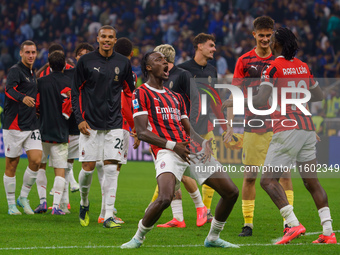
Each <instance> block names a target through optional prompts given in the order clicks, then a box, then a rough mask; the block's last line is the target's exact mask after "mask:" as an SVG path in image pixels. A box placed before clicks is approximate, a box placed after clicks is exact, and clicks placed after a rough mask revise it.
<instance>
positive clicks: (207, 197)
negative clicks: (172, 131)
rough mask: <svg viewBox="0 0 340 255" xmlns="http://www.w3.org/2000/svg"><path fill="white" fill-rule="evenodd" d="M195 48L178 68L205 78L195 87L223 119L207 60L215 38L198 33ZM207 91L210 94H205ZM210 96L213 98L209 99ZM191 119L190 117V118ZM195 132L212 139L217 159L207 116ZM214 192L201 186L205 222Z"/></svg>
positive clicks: (211, 56) (214, 151)
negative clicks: (191, 55)
mask: <svg viewBox="0 0 340 255" xmlns="http://www.w3.org/2000/svg"><path fill="white" fill-rule="evenodd" d="M193 44H194V48H195V56H194V58H193V59H190V60H188V61H186V62H184V63H182V64H180V65H178V67H180V68H183V69H185V70H187V71H189V72H190V73H191V75H192V76H193V77H194V78H205V80H206V81H205V82H204V83H206V82H207V84H203V83H202V82H198V81H197V80H196V85H197V86H198V91H199V92H200V94H201V95H203V94H205V95H207V98H208V105H209V106H210V107H211V109H212V110H213V112H214V114H215V116H216V117H217V118H218V119H224V115H223V113H222V111H221V105H222V103H221V100H220V98H219V96H218V94H217V93H216V91H215V90H214V89H213V88H212V84H213V82H214V81H216V79H217V70H216V68H215V67H214V66H213V65H211V64H210V63H208V60H212V59H213V58H214V53H215V51H216V48H215V37H214V36H213V35H209V34H204V33H200V34H198V35H197V36H196V37H195V39H194V41H193ZM206 91H209V92H210V93H206ZM210 95H212V96H213V97H214V98H211V96H210ZM191 118H192V117H191ZM194 128H195V130H196V131H197V132H198V134H200V135H201V136H202V137H203V138H204V139H207V140H209V139H210V138H212V139H213V140H212V148H213V155H214V157H217V154H216V141H215V136H214V133H213V129H214V127H213V125H212V123H211V122H210V119H209V115H208V114H207V115H200V116H199V118H198V121H197V123H196V125H194ZM222 128H223V130H227V126H226V125H222ZM213 195H214V190H213V189H212V188H210V187H209V186H207V185H205V184H204V185H203V187H202V196H203V203H204V205H205V206H206V207H207V209H208V220H207V222H211V220H212V218H213V216H212V214H211V212H210V207H211V201H212V199H213Z"/></svg>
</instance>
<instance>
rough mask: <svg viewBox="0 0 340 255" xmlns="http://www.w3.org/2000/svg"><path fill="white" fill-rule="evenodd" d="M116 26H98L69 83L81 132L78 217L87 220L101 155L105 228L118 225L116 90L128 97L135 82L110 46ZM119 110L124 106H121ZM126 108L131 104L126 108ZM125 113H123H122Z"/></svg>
mask: <svg viewBox="0 0 340 255" xmlns="http://www.w3.org/2000/svg"><path fill="white" fill-rule="evenodd" d="M116 40H117V39H116V31H115V29H114V28H113V27H111V26H103V27H101V28H100V29H99V32H98V36H97V42H98V44H99V49H97V50H95V51H93V52H90V53H88V54H85V55H84V56H82V57H81V58H80V59H79V61H78V63H77V65H76V70H75V73H74V78H73V83H72V95H71V98H72V108H73V112H74V114H75V117H76V121H77V124H78V128H79V130H80V132H81V134H80V138H79V161H80V162H82V170H81V171H80V173H79V186H80V188H79V191H80V196H81V201H80V212H79V220H80V224H81V225H82V226H88V225H89V221H90V218H89V206H90V205H89V200H88V195H89V190H90V186H91V182H92V175H93V171H94V168H95V166H96V161H98V160H103V161H104V166H103V169H104V175H105V179H104V184H103V185H104V193H105V219H104V223H103V226H104V227H106V228H115V227H120V225H119V224H117V223H115V222H114V219H113V210H114V204H115V199H116V190H115V188H114V185H113V183H115V182H117V178H118V171H117V168H118V163H119V162H120V161H121V160H122V159H123V156H124V155H123V146H124V142H125V141H124V138H123V130H122V114H121V110H122V109H121V91H122V90H124V93H126V96H127V97H128V98H131V96H132V91H133V90H134V82H133V76H132V69H131V64H130V61H129V60H128V59H127V58H126V57H124V56H122V55H121V54H119V53H116V52H115V51H114V50H113V46H114V44H115V43H116ZM123 111H124V109H123ZM130 111H131V110H130ZM127 114H128V113H127Z"/></svg>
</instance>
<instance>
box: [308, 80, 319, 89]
mask: <svg viewBox="0 0 340 255" xmlns="http://www.w3.org/2000/svg"><path fill="white" fill-rule="evenodd" d="M317 86H319V82H317V81H316V82H315V84H314V85H313V86H311V87H309V90H311V89H315V88H316V87H317Z"/></svg>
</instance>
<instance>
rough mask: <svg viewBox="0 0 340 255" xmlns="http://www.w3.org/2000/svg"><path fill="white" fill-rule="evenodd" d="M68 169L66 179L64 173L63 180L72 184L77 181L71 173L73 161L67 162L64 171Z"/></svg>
mask: <svg viewBox="0 0 340 255" xmlns="http://www.w3.org/2000/svg"><path fill="white" fill-rule="evenodd" d="M67 170H68V172H69V175H68V177H67V179H66V175H65V180H66V181H67V183H70V184H71V186H73V185H74V184H76V183H77V181H76V179H74V173H73V163H69V162H67V168H66V169H65V173H66V171H67Z"/></svg>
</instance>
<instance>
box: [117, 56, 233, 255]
mask: <svg viewBox="0 0 340 255" xmlns="http://www.w3.org/2000/svg"><path fill="white" fill-rule="evenodd" d="M141 65H142V70H143V73H144V74H145V76H146V77H147V79H148V80H147V82H146V83H145V84H143V85H142V86H140V87H139V88H138V89H136V91H135V92H134V97H133V103H132V105H133V109H134V121H135V127H136V132H137V135H138V138H139V139H140V140H142V141H145V142H147V143H150V144H151V148H152V153H153V155H154V156H155V159H156V161H155V168H156V178H157V183H158V187H159V196H158V198H157V199H156V201H155V202H153V203H152V204H151V205H150V206H149V207H148V209H147V210H146V212H145V215H144V217H143V219H142V220H140V221H139V224H138V230H137V232H136V234H135V235H134V237H133V238H132V239H131V240H130V241H129V242H127V243H125V244H123V245H122V246H121V248H123V249H125V248H128V249H131V248H139V247H140V246H141V245H142V243H143V241H144V239H145V235H146V234H147V233H148V232H149V231H150V230H151V229H152V228H153V225H154V224H155V223H156V222H157V220H158V219H159V218H160V216H161V215H162V212H163V211H164V210H165V209H166V208H167V207H169V205H170V203H171V200H172V198H173V195H174V191H175V185H176V183H179V182H180V180H181V179H182V175H183V173H184V171H185V170H186V168H188V167H189V161H190V160H194V159H193V158H194V155H190V151H189V150H188V148H187V145H188V144H189V139H193V140H194V141H196V142H198V143H199V144H200V146H202V150H201V151H200V152H199V153H198V155H196V156H198V157H199V158H203V159H205V160H207V161H206V162H207V163H206V164H207V165H209V166H210V165H215V166H221V165H220V164H219V162H218V161H217V160H216V159H215V158H213V157H211V153H212V150H211V139H210V140H209V141H207V140H204V139H203V138H202V137H200V136H199V135H198V134H197V133H196V132H195V131H194V130H193V129H191V125H190V122H189V120H188V117H187V114H186V109H185V104H184V101H183V98H182V97H181V96H180V95H179V94H177V93H175V92H172V91H170V90H168V89H167V88H164V87H163V81H164V80H167V79H168V77H169V71H168V63H167V62H166V60H165V58H164V55H163V54H161V53H159V52H150V53H147V54H146V55H145V56H144V57H143V60H142V64H141ZM187 134H188V135H189V134H190V137H189V136H187ZM195 165H196V166H197V165H198V163H196V164H195ZM195 165H193V167H195ZM192 172H193V173H194V174H195V176H196V178H197V180H198V181H199V182H200V183H201V184H202V183H207V184H208V185H209V186H211V187H213V188H214V189H215V190H216V191H217V192H218V193H219V194H220V195H221V199H220V201H219V203H218V205H217V207H216V215H215V218H214V219H213V220H212V223H211V228H210V232H209V234H208V236H207V238H206V239H205V242H204V245H205V246H206V247H223V248H228V247H238V246H237V245H233V244H231V243H228V242H226V241H224V240H222V239H221V238H219V234H220V232H221V231H222V229H223V227H224V224H225V221H226V219H227V218H228V216H229V214H230V212H231V210H232V208H233V205H234V204H235V202H236V200H237V197H238V189H237V187H236V186H235V184H234V183H233V182H232V180H231V179H230V178H229V176H228V175H227V174H226V173H224V172H220V171H217V172H215V173H213V174H212V173H207V172H206V173H203V172H199V171H198V172H196V173H195V172H194V171H192Z"/></svg>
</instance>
